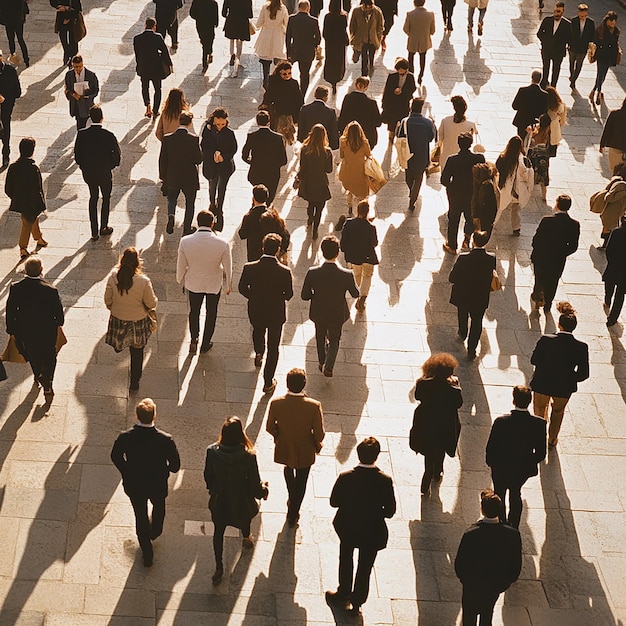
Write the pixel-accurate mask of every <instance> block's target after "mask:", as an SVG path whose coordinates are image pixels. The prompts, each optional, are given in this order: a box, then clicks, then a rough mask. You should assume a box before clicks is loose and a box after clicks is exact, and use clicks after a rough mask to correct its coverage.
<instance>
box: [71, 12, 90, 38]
mask: <svg viewBox="0 0 626 626" xmlns="http://www.w3.org/2000/svg"><path fill="white" fill-rule="evenodd" d="M72 31H73V33H74V39H76V41H77V42H78V41H81V40H83V39H84V38H85V36H86V35H87V27H86V26H85V18H84V17H83V12H82V11H79V12H78V15H77V16H76V19H75V20H74V23H73V24H72Z"/></svg>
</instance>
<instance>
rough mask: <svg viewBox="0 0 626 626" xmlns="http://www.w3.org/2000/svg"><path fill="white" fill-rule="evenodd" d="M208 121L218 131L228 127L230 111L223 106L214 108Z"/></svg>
mask: <svg viewBox="0 0 626 626" xmlns="http://www.w3.org/2000/svg"><path fill="white" fill-rule="evenodd" d="M207 122H208V124H210V125H211V126H212V127H213V128H215V130H218V131H219V130H222V129H224V128H226V126H228V111H227V110H226V109H224V108H222V107H218V108H217V109H213V111H211V115H209V119H208V120H207Z"/></svg>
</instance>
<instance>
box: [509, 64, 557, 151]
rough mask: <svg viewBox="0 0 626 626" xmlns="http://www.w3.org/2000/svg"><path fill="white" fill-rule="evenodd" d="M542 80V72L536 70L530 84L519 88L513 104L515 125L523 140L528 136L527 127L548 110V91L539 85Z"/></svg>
mask: <svg viewBox="0 0 626 626" xmlns="http://www.w3.org/2000/svg"><path fill="white" fill-rule="evenodd" d="M540 82H541V72H540V71H538V70H534V71H533V73H532V74H531V83H530V85H527V86H526V87H520V88H519V89H518V90H517V93H516V94H515V98H514V100H513V104H512V105H511V106H512V107H513V109H515V111H516V113H515V117H514V118H513V126H515V128H517V135H518V137H519V138H520V139H521V140H522V141H523V140H524V139H525V138H526V134H527V130H526V129H527V128H528V127H529V126H533V125H534V124H536V123H537V122H538V121H539V118H540V117H541V116H542V115H543V114H544V113H547V112H548V93H547V92H546V90H545V89H544V88H543V87H541V86H540V85H539V83H540Z"/></svg>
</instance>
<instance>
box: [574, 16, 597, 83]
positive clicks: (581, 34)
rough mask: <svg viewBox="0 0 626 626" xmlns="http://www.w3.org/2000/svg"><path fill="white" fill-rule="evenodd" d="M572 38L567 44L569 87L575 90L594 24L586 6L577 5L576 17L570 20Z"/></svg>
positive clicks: (592, 34)
mask: <svg viewBox="0 0 626 626" xmlns="http://www.w3.org/2000/svg"><path fill="white" fill-rule="evenodd" d="M571 24H572V25H571V29H572V38H571V39H570V44H569V86H570V88H571V89H576V80H577V79H578V76H579V75H580V71H581V70H582V68H583V63H584V61H585V57H586V56H587V48H588V47H589V44H590V42H592V41H593V38H594V36H595V32H596V24H595V22H594V21H593V20H592V19H591V18H590V17H589V7H588V6H587V5H586V4H579V5H578V15H577V16H576V17H574V18H573V19H572V23H571Z"/></svg>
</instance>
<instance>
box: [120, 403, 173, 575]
mask: <svg viewBox="0 0 626 626" xmlns="http://www.w3.org/2000/svg"><path fill="white" fill-rule="evenodd" d="M135 411H136V414H137V423H136V424H135V425H134V426H133V427H132V428H131V429H130V430H127V431H125V432H123V433H121V434H120V435H119V436H118V438H117V439H116V440H115V443H114V444H113V449H112V450H111V460H112V461H113V463H114V464H115V467H117V469H118V470H119V471H120V474H121V475H122V485H123V487H124V492H125V493H126V495H127V496H128V497H129V498H130V503H131V504H132V505H133V511H134V512H135V526H136V530H137V539H139V545H140V546H141V550H142V552H143V564H144V565H145V566H146V567H150V566H151V565H152V560H153V550H152V540H154V539H156V538H157V537H159V536H160V535H161V533H162V532H163V522H164V520H165V498H167V493H168V489H167V479H168V478H169V475H170V473H173V474H175V473H176V472H178V470H179V469H180V457H179V456H178V450H177V449H176V444H175V443H174V440H173V439H172V437H171V435H169V434H168V433H166V432H163V431H162V430H159V429H158V428H156V426H155V425H154V422H155V420H156V404H155V403H154V402H153V400H152V398H144V399H143V400H142V401H141V402H139V403H138V404H137V406H136V407H135ZM148 500H150V502H152V521H150V519H149V517H148Z"/></svg>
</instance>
